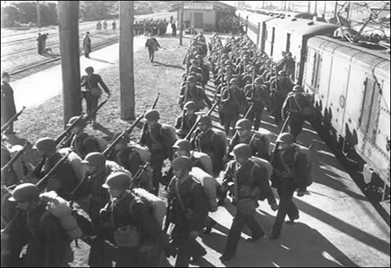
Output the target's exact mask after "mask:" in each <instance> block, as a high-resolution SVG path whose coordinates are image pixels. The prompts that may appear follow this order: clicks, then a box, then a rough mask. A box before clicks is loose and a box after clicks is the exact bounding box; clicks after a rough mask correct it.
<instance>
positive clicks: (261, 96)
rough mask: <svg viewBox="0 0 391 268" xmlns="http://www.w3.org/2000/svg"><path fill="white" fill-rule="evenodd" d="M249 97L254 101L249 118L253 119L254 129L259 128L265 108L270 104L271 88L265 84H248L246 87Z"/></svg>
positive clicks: (245, 90)
mask: <svg viewBox="0 0 391 268" xmlns="http://www.w3.org/2000/svg"><path fill="white" fill-rule="evenodd" d="M244 92H245V94H246V97H247V99H248V100H249V101H250V102H252V103H253V107H252V111H251V112H250V115H249V117H248V119H249V120H250V121H253V120H254V121H253V122H254V123H253V124H254V129H255V130H258V129H259V127H260V124H261V118H262V113H263V109H264V108H265V107H268V106H269V102H270V97H269V90H268V89H267V88H266V86H264V85H259V86H257V85H251V84H250V85H247V86H246V87H245V88H244Z"/></svg>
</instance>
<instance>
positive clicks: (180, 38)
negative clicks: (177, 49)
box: [179, 1, 183, 46]
mask: <svg viewBox="0 0 391 268" xmlns="http://www.w3.org/2000/svg"><path fill="white" fill-rule="evenodd" d="M180 20H181V28H180V31H179V45H180V46H181V45H182V38H183V1H181V14H180Z"/></svg>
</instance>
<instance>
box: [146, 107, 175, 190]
mask: <svg viewBox="0 0 391 268" xmlns="http://www.w3.org/2000/svg"><path fill="white" fill-rule="evenodd" d="M152 111H155V110H152ZM156 112H157V111H156ZM145 116H146V118H148V117H147V116H148V113H147V114H146V115H145ZM153 116H155V115H153ZM156 118H157V119H158V118H159V115H158V114H157V117H156ZM167 131H168V130H166V129H164V128H163V127H162V125H161V124H160V123H156V125H154V126H153V127H152V128H151V126H149V125H148V127H147V128H146V130H145V132H144V133H143V134H142V135H141V138H140V144H141V145H143V146H144V145H146V146H147V147H148V149H149V151H150V152H151V167H152V170H153V175H152V181H153V185H154V188H155V189H154V193H155V194H156V195H157V193H158V192H159V181H160V180H161V177H162V167H163V161H164V160H165V159H167V158H168V159H170V160H171V159H172V158H173V154H174V152H173V149H172V144H171V141H170V139H169V137H170V134H169V133H167Z"/></svg>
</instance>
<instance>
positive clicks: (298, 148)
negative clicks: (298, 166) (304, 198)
mask: <svg viewBox="0 0 391 268" xmlns="http://www.w3.org/2000/svg"><path fill="white" fill-rule="evenodd" d="M293 148H295V155H294V159H295V162H296V161H297V157H298V155H299V154H300V153H301V154H303V155H304V157H305V160H306V162H307V163H306V165H307V168H306V171H307V187H308V186H310V185H311V184H312V157H311V150H310V149H309V148H307V147H304V146H301V145H298V144H295V145H294V146H293Z"/></svg>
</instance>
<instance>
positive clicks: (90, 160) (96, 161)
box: [81, 152, 106, 167]
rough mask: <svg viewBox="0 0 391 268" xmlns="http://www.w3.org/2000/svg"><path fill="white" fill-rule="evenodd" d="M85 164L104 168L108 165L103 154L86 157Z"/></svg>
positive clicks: (92, 154) (83, 161)
mask: <svg viewBox="0 0 391 268" xmlns="http://www.w3.org/2000/svg"><path fill="white" fill-rule="evenodd" d="M81 162H82V163H83V164H90V165H91V166H95V167H97V166H104V165H105V164H106V157H105V156H104V154H102V153H98V152H93V153H89V154H87V155H86V157H85V158H84V160H82V161H81Z"/></svg>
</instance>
